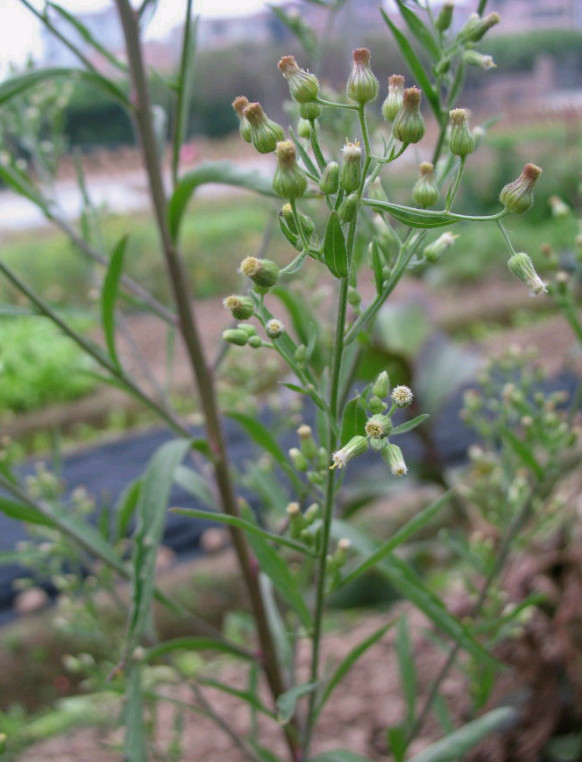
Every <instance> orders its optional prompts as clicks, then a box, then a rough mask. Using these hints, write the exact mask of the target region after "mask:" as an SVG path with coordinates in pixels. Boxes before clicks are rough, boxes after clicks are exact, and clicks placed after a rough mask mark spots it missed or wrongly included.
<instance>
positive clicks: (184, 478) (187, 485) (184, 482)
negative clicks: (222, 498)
mask: <svg viewBox="0 0 582 762" xmlns="http://www.w3.org/2000/svg"><path fill="white" fill-rule="evenodd" d="M174 481H175V483H176V484H178V485H179V486H180V487H182V488H183V489H185V490H186V491H187V492H189V493H190V494H191V495H194V497H197V498H198V500H201V501H202V502H203V503H206V505H209V506H210V507H211V508H213V507H214V506H215V504H216V498H215V497H214V495H213V494H212V490H211V489H210V487H209V486H208V482H207V481H206V479H204V477H202V476H200V474H199V473H198V472H197V471H194V469H193V468H188V466H178V467H177V468H176V471H175V473H174Z"/></svg>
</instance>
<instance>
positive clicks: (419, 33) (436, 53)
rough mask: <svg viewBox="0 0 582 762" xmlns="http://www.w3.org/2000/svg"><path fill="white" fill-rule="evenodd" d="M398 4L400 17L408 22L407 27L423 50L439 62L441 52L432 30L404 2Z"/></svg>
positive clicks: (400, 1)
mask: <svg viewBox="0 0 582 762" xmlns="http://www.w3.org/2000/svg"><path fill="white" fill-rule="evenodd" d="M396 3H397V4H398V10H399V11H400V15H401V16H402V18H403V19H404V21H405V22H406V26H407V27H408V28H409V29H410V31H411V32H412V34H413V35H414V36H415V37H416V39H417V40H418V42H419V43H420V44H421V46H422V49H423V50H426V51H427V53H430V55H431V56H432V57H433V58H434V60H435V61H438V60H439V59H440V57H441V51H440V48H439V46H438V44H437V42H436V40H435V38H434V37H433V35H432V33H431V31H430V29H428V27H427V26H426V25H425V24H423V23H422V21H421V20H420V18H419V17H418V16H417V15H416V13H413V11H411V10H410V8H407V7H406V5H404V3H403V2H402V0H396Z"/></svg>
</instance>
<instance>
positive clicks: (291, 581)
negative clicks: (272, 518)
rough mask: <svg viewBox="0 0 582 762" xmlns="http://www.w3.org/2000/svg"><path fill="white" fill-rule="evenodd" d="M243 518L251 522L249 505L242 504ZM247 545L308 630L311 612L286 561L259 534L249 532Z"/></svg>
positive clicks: (310, 622) (309, 628)
mask: <svg viewBox="0 0 582 762" xmlns="http://www.w3.org/2000/svg"><path fill="white" fill-rule="evenodd" d="M242 511H243V518H244V519H246V520H247V521H248V522H249V523H252V522H253V518H254V517H253V515H252V511H251V509H250V508H249V506H248V505H247V506H243V508H242ZM247 537H248V541H249V545H250V546H251V548H252V551H253V553H254V554H255V556H256V557H257V561H258V562H259V566H260V567H261V571H263V572H264V573H265V574H266V575H267V577H269V579H270V580H271V582H272V583H273V585H274V586H275V588H276V589H277V590H278V592H279V593H280V594H281V596H282V597H283V598H284V599H285V600H286V601H287V603H288V604H289V605H290V606H291V608H292V609H293V610H294V611H295V613H296V614H297V616H298V617H299V620H300V621H301V624H302V625H303V626H304V627H305V629H306V630H307V631H308V632H310V631H311V628H312V626H313V623H312V621H311V614H310V613H309V609H308V608H307V604H306V603H305V600H304V598H303V595H302V593H301V590H300V589H299V585H298V584H297V580H296V579H295V577H294V576H293V574H292V573H291V571H290V569H289V566H288V564H287V562H286V561H285V560H284V559H283V558H282V557H281V556H280V555H279V553H277V551H276V550H274V549H273V548H272V547H271V545H270V544H269V542H268V540H266V539H265V538H264V537H262V536H261V535H259V534H256V533H253V532H249V533H248V535H247Z"/></svg>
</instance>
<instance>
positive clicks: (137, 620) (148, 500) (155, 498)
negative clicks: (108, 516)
mask: <svg viewBox="0 0 582 762" xmlns="http://www.w3.org/2000/svg"><path fill="white" fill-rule="evenodd" d="M189 448H190V440H189V439H176V440H173V441H171V442H166V444H164V445H162V446H161V447H160V448H159V449H158V450H157V451H156V452H155V453H154V455H153V456H152V458H151V459H150V461H149V463H148V465H147V468H146V471H145V474H144V476H143V480H142V488H141V490H140V493H139V499H138V505H137V522H138V523H137V529H136V532H135V536H134V552H133V579H132V583H133V590H132V608H131V613H130V619H129V631H128V635H127V649H128V651H131V650H132V649H133V648H134V647H135V646H136V645H137V644H138V643H139V641H140V640H141V637H142V635H143V633H144V631H145V628H146V626H147V623H148V620H149V616H150V610H151V604H152V599H153V595H154V590H155V584H154V579H155V573H156V556H157V551H158V547H159V544H160V542H161V539H162V534H163V531H164V524H165V516H166V509H167V507H168V500H169V498H170V492H171V489H172V484H173V483H174V472H175V470H176V468H177V466H178V465H179V463H180V461H181V460H182V459H183V457H184V455H185V454H186V452H187V451H188V449H189Z"/></svg>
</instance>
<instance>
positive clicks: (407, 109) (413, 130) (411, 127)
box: [392, 87, 424, 144]
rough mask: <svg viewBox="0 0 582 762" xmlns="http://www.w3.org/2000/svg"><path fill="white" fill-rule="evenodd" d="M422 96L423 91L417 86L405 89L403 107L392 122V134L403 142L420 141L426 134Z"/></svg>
mask: <svg viewBox="0 0 582 762" xmlns="http://www.w3.org/2000/svg"><path fill="white" fill-rule="evenodd" d="M420 96H421V92H420V90H419V89H418V88H417V87H409V88H407V89H406V90H405V91H404V98H403V101H402V108H401V109H400V111H399V112H398V114H397V115H396V117H395V119H394V122H393V124H392V134H393V135H394V137H395V138H396V139H397V140H400V142H401V143H405V144H408V143H418V141H419V140H420V139H421V138H422V136H423V135H424V119H423V118H422V114H421V113H420Z"/></svg>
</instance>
